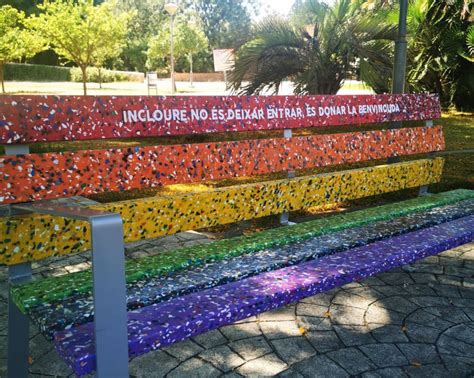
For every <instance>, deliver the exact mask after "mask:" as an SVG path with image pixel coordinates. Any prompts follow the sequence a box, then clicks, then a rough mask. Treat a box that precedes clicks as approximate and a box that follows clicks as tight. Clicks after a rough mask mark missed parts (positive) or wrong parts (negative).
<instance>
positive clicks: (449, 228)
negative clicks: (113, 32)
mask: <svg viewBox="0 0 474 378" xmlns="http://www.w3.org/2000/svg"><path fill="white" fill-rule="evenodd" d="M472 240H474V216H469V217H464V218H461V219H457V220H454V221H451V222H448V223H443V224H441V225H437V226H433V227H430V228H427V229H423V230H420V231H415V232H411V233H408V234H405V235H401V236H397V237H394V238H390V239H387V240H383V241H379V242H376V243H373V244H369V245H367V246H364V247H358V248H354V249H351V250H349V251H346V252H340V253H336V254H333V255H330V256H325V257H322V258H320V259H317V260H313V261H310V262H307V263H303V264H299V265H295V266H291V267H287V268H283V269H279V270H276V271H272V272H267V273H262V274H260V275H258V276H255V277H250V278H247V279H244V280H241V281H238V282H233V283H229V284H226V285H222V286H218V287H215V288H211V289H208V290H204V291H201V292H199V293H193V294H189V295H187V296H183V297H179V298H175V299H173V300H170V301H167V302H163V303H159V304H156V305H152V306H149V307H145V308H142V309H140V310H136V311H132V312H130V313H129V314H128V319H129V320H128V330H129V355H130V357H135V356H138V355H141V354H143V353H146V352H148V351H150V350H153V349H158V348H161V347H164V346H167V345H170V344H172V343H175V342H177V341H180V340H184V339H187V338H189V337H191V336H195V335H198V334H200V333H203V332H206V331H209V330H211V329H215V328H217V327H219V326H222V325H226V324H229V323H232V322H234V321H237V320H240V319H245V318H248V317H250V316H253V315H256V314H259V313H261V312H264V311H268V310H271V309H274V308H277V307H281V306H283V305H286V304H288V303H292V302H295V301H298V300H300V299H302V298H304V297H307V296H310V295H314V294H316V293H319V292H322V291H326V290H329V289H331V288H333V287H336V286H341V285H343V284H346V283H348V282H352V281H354V280H359V279H363V278H366V277H369V276H372V275H374V274H376V273H378V272H382V271H387V270H389V269H392V268H395V267H398V266H402V265H405V264H408V263H412V262H414V261H416V260H419V259H421V258H424V257H427V256H430V255H433V254H437V253H439V252H441V251H444V250H446V249H450V248H454V247H456V246H458V245H460V244H465V243H468V242H470V241H472ZM55 343H56V349H57V351H58V352H59V354H60V355H61V356H63V358H64V359H65V360H66V361H67V363H68V364H69V366H70V367H71V368H72V369H73V370H74V372H75V373H76V374H79V375H81V374H86V373H88V372H91V371H92V370H94V368H95V354H94V349H95V348H94V343H93V324H92V323H87V324H85V325H82V326H79V327H77V328H74V329H70V330H66V331H62V332H58V333H56V335H55Z"/></svg>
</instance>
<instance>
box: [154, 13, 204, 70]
mask: <svg viewBox="0 0 474 378" xmlns="http://www.w3.org/2000/svg"><path fill="white" fill-rule="evenodd" d="M207 50H208V42H207V38H206V36H205V35H204V33H203V32H202V30H200V29H199V26H198V25H196V24H194V25H193V24H191V23H189V22H186V20H185V19H184V18H178V19H176V21H175V24H174V56H175V58H176V59H177V60H180V58H186V59H187V60H188V67H189V64H191V62H192V61H193V56H195V55H197V54H199V53H205V52H206V51H207ZM170 51H171V36H170V29H169V26H168V25H164V27H163V28H162V29H161V30H160V31H159V33H158V34H157V35H156V36H155V37H153V38H151V39H150V43H149V48H148V51H147V56H148V59H147V67H148V68H149V69H153V70H158V71H160V70H163V69H166V68H167V67H168V65H169V60H170Z"/></svg>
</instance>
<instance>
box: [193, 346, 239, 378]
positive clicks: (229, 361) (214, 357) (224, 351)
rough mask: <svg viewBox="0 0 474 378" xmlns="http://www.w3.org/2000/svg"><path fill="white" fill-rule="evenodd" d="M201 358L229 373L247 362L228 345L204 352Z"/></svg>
mask: <svg viewBox="0 0 474 378" xmlns="http://www.w3.org/2000/svg"><path fill="white" fill-rule="evenodd" d="M199 357H201V358H203V359H204V360H206V361H208V362H210V363H211V364H212V365H213V366H215V367H217V368H218V369H219V370H222V371H223V372H229V371H230V370H233V369H234V368H236V367H237V366H240V365H242V364H244V363H245V360H244V359H243V358H242V357H240V356H239V355H238V354H237V353H235V352H233V351H232V350H231V349H230V348H229V347H228V346H227V345H221V346H218V347H215V348H212V349H207V350H205V351H204V352H202V353H201V354H200V355H199Z"/></svg>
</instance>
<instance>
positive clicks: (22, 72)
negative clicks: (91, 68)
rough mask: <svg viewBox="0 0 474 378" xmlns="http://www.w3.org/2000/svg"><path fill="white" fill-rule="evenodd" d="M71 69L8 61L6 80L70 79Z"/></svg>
mask: <svg viewBox="0 0 474 378" xmlns="http://www.w3.org/2000/svg"><path fill="white" fill-rule="evenodd" d="M70 70H71V69H70V68H68V67H54V66H44V65H40V64H18V63H8V64H6V65H5V80H15V81H69V80H70V79H71V73H70Z"/></svg>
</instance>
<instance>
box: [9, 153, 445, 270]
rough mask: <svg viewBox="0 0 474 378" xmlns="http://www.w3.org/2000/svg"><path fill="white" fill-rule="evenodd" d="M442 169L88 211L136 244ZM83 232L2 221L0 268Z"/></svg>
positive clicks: (420, 179)
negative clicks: (109, 218) (117, 218)
mask: <svg viewBox="0 0 474 378" xmlns="http://www.w3.org/2000/svg"><path fill="white" fill-rule="evenodd" d="M443 164H444V160H443V159H442V158H436V159H423V160H416V161H411V162H404V163H396V164H390V165H382V166H376V167H368V168H362V169H355V170H349V171H339V172H335V173H330V174H329V173H328V174H321V175H313V176H305V177H298V178H294V179H291V180H288V179H285V180H275V181H268V182H262V183H256V184H245V185H239V186H232V187H224V188H217V189H214V190H211V191H208V192H197V193H190V194H184V195H175V196H161V197H151V198H144V199H138V200H131V201H123V202H117V203H112V204H104V205H98V206H94V207H92V208H95V209H99V210H105V211H109V212H113V213H118V214H120V215H121V217H122V220H123V223H124V235H126V236H125V238H126V241H134V240H140V239H145V238H152V237H158V236H162V235H169V234H173V233H176V232H180V231H185V230H193V229H199V228H203V227H210V226H215V225H219V224H226V223H231V222H236V221H240V220H244V219H251V218H258V217H264V216H267V215H272V214H280V213H282V212H284V211H292V210H298V209H302V208H306V207H310V206H315V205H324V204H329V203H335V202H340V201H344V200H348V199H353V198H360V197H366V196H371V195H375V194H380V193H386V192H390V191H396V190H399V189H404V188H412V187H418V186H422V185H427V184H430V183H434V182H438V181H439V180H440V179H441V173H442V170H443ZM87 226H88V225H87V224H85V222H78V221H72V220H66V219H63V218H58V217H51V216H22V217H11V218H6V219H2V220H1V221H0V235H5V238H4V239H3V240H2V241H0V263H3V264H15V263H20V262H22V261H28V260H36V259H43V258H46V257H48V256H51V255H61V254H68V253H72V252H79V251H83V250H86V249H89V245H90V243H89V229H88V227H87Z"/></svg>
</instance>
